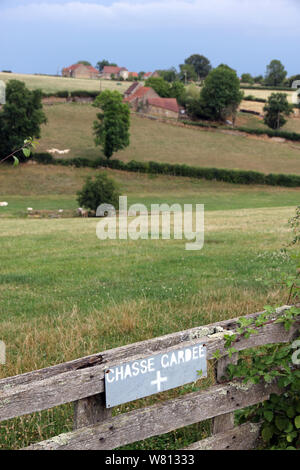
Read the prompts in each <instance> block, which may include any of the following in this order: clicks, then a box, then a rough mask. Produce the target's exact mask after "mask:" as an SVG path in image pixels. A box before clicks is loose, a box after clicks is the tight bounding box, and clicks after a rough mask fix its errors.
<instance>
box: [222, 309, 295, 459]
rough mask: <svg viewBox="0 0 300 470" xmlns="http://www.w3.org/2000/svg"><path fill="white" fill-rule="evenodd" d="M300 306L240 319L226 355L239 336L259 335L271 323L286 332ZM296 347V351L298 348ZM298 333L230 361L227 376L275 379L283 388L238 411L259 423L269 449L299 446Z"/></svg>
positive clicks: (227, 342)
mask: <svg viewBox="0 0 300 470" xmlns="http://www.w3.org/2000/svg"><path fill="white" fill-rule="evenodd" d="M299 315H300V308H298V307H291V308H290V309H288V310H285V311H284V312H283V313H281V314H279V315H278V314H277V313H276V309H274V308H273V307H270V306H267V307H265V312H264V313H262V314H261V315H259V316H258V317H256V318H255V319H252V318H250V319H249V318H240V319H239V327H238V328H237V330H236V334H233V335H226V336H225V337H224V339H225V348H226V349H227V350H228V354H229V356H232V354H233V353H235V352H237V350H236V349H235V347H234V345H235V343H237V342H238V341H240V339H241V338H249V337H250V336H251V335H253V334H258V333H259V330H260V329H261V328H263V327H264V326H265V325H267V324H270V323H283V325H284V328H285V329H286V330H287V331H289V330H290V328H291V327H292V326H293V325H294V323H295V322H296V321H298V320H299ZM297 348H298V350H297ZM299 364H300V336H299V338H298V340H295V341H294V342H293V343H291V344H275V345H267V346H263V347H260V348H259V349H255V350H254V349H250V350H246V351H243V352H241V353H240V356H239V360H238V362H237V364H229V366H228V368H227V374H228V378H229V379H230V380H232V379H234V378H239V379H242V380H243V382H244V383H253V384H257V383H259V382H261V381H262V380H263V381H264V382H265V383H271V382H273V381H274V380H276V381H277V384H278V386H279V387H280V388H282V389H283V393H282V394H281V395H275V394H273V395H271V396H270V399H269V400H267V401H265V402H264V403H260V404H258V405H255V406H251V407H248V408H246V409H244V410H242V411H239V412H237V420H238V422H239V424H240V423H243V422H245V421H249V420H251V421H255V422H262V428H261V429H262V431H261V437H262V440H263V442H264V446H265V447H266V448H269V449H272V450H273V449H282V450H284V449H287V450H296V449H299V448H300V395H299V392H300V368H299Z"/></svg>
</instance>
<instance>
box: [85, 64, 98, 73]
mask: <svg viewBox="0 0 300 470" xmlns="http://www.w3.org/2000/svg"><path fill="white" fill-rule="evenodd" d="M87 68H88V69H89V71H90V72H93V73H99V70H97V69H95V67H93V66H92V65H88V66H87Z"/></svg>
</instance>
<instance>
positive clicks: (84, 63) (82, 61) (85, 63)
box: [77, 60, 92, 65]
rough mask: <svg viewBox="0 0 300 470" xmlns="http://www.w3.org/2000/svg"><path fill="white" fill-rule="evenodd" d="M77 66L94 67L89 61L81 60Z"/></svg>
mask: <svg viewBox="0 0 300 470" xmlns="http://www.w3.org/2000/svg"><path fill="white" fill-rule="evenodd" d="M77 64H82V65H92V64H91V63H90V62H89V61H88V60H79V61H78V62H77Z"/></svg>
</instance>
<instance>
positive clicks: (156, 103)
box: [145, 97, 180, 119]
mask: <svg viewBox="0 0 300 470" xmlns="http://www.w3.org/2000/svg"><path fill="white" fill-rule="evenodd" d="M145 112H146V113H147V114H151V115H153V116H155V115H156V116H161V117H169V118H175V119H178V117H179V112H180V108H179V105H178V103H177V99H176V98H160V97H149V98H148V99H147V102H146V109H145Z"/></svg>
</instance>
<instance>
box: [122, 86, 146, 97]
mask: <svg viewBox="0 0 300 470" xmlns="http://www.w3.org/2000/svg"><path fill="white" fill-rule="evenodd" d="M149 90H151V88H150V87H148V86H141V87H140V88H138V89H137V90H136V91H135V92H134V93H133V94H132V95H130V96H128V97H127V98H125V100H124V101H133V100H135V99H136V98H142V97H143V96H144V95H145V94H146V93H147V92H148V91H149Z"/></svg>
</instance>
